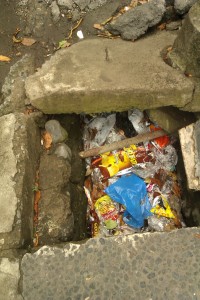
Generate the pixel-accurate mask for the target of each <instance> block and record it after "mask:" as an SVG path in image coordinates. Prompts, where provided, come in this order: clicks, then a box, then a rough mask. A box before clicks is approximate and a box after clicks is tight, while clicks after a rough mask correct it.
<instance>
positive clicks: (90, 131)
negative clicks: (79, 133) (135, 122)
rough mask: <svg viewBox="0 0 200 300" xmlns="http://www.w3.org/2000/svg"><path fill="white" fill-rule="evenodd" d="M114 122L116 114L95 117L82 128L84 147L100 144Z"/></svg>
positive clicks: (88, 147) (104, 139)
mask: <svg viewBox="0 0 200 300" xmlns="http://www.w3.org/2000/svg"><path fill="white" fill-rule="evenodd" d="M115 122H116V115H115V114H111V115H108V116H107V117H95V118H94V119H93V120H92V121H90V122H89V123H88V124H87V125H86V126H85V129H84V133H83V140H84V149H85V150H87V149H90V148H94V147H98V146H102V145H103V144H104V142H105V141H106V138H107V137H108V135H109V133H110V131H111V130H112V128H113V127H114V125H115Z"/></svg>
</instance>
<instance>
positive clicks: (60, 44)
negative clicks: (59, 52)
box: [57, 40, 71, 49]
mask: <svg viewBox="0 0 200 300" xmlns="http://www.w3.org/2000/svg"><path fill="white" fill-rule="evenodd" d="M70 46H71V43H69V42H68V41H66V40H63V41H60V42H59V44H58V48H57V49H60V48H68V47H70Z"/></svg>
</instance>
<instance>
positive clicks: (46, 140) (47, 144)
mask: <svg viewBox="0 0 200 300" xmlns="http://www.w3.org/2000/svg"><path fill="white" fill-rule="evenodd" d="M42 138H43V145H44V148H45V149H46V150H48V149H50V148H51V145H52V136H51V135H50V133H49V132H47V131H45V132H44V133H43V135H42Z"/></svg>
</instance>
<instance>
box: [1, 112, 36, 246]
mask: <svg viewBox="0 0 200 300" xmlns="http://www.w3.org/2000/svg"><path fill="white" fill-rule="evenodd" d="M0 132H1V135H0V143H1V147H0V165H1V169H0V249H10V248H17V247H21V246H23V245H24V244H26V243H29V242H30V239H31V232H32V220H31V219H32V214H33V192H32V187H33V185H34V180H35V172H36V166H37V160H38V154H39V149H40V148H39V147H40V135H39V133H38V129H37V126H36V124H35V123H34V121H33V119H32V118H30V117H27V116H25V115H23V114H9V115H5V116H3V117H0Z"/></svg>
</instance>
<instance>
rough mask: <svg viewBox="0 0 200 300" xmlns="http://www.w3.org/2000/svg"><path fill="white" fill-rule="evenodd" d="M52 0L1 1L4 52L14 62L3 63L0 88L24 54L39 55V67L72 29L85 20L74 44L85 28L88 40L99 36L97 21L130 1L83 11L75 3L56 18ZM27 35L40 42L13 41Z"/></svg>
mask: <svg viewBox="0 0 200 300" xmlns="http://www.w3.org/2000/svg"><path fill="white" fill-rule="evenodd" d="M51 2H52V1H47V0H33V1H30V0H21V1H19V0H12V1H9V0H1V1H0V55H4V56H8V57H9V58H11V61H10V62H8V63H7V62H0V90H1V87H2V85H3V82H4V79H5V77H6V75H7V74H8V72H9V69H10V67H11V66H12V65H13V64H14V63H15V62H17V61H18V60H19V59H20V58H21V57H22V56H23V55H24V54H26V53H31V54H32V55H33V56H34V57H35V68H36V69H37V68H38V67H40V66H41V65H42V63H43V62H44V61H45V60H47V59H48V58H49V57H50V56H51V55H52V54H53V53H54V52H55V51H57V48H58V44H59V42H60V41H62V40H65V39H66V38H67V37H69V35H70V31H71V29H72V28H74V27H75V26H76V25H77V22H78V21H80V20H82V21H81V23H80V25H79V26H78V27H77V29H75V30H73V33H72V35H71V38H68V39H67V41H68V42H70V43H71V44H73V43H76V42H78V41H80V39H79V38H78V37H77V34H76V33H77V31H78V30H82V32H83V35H84V39H85V38H92V37H95V36H96V35H97V30H96V29H95V28H94V27H93V24H95V23H101V22H103V21H105V20H107V19H108V18H109V17H110V16H111V15H112V14H114V12H115V11H116V10H117V9H118V8H119V7H121V6H122V5H125V4H126V3H129V2H130V1H120V0H110V1H108V2H107V3H106V4H104V5H102V6H100V7H98V8H97V9H95V10H88V11H81V10H80V9H79V8H78V7H76V6H74V8H73V9H72V10H68V9H67V8H65V7H59V8H60V19H59V20H58V21H56V22H55V21H54V19H53V18H54V15H52V10H51V8H50V3H51ZM13 36H14V37H15V38H16V40H18V41H19V40H20V39H22V38H24V37H27V38H33V39H35V40H36V42H35V43H34V44H33V45H31V46H24V45H22V44H21V43H20V42H16V41H13Z"/></svg>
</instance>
